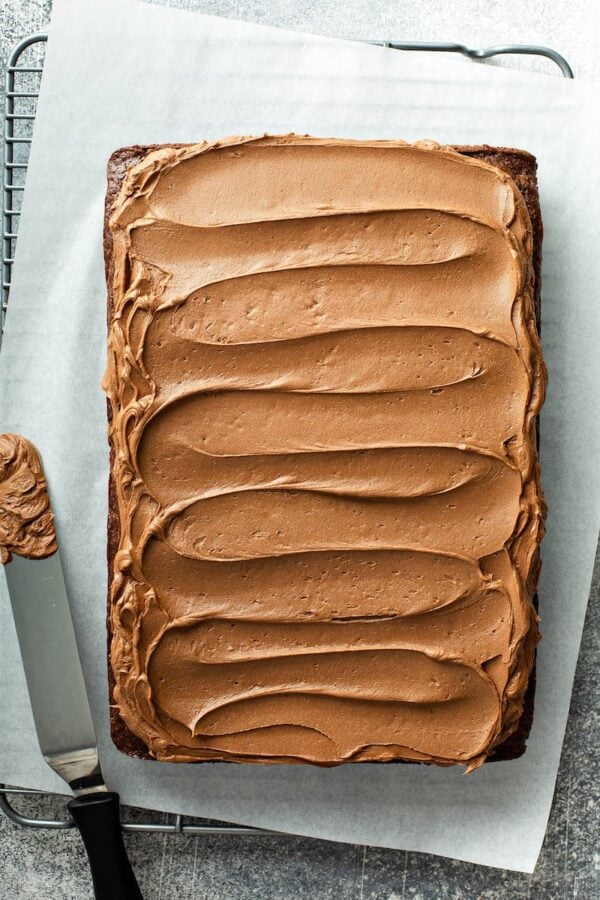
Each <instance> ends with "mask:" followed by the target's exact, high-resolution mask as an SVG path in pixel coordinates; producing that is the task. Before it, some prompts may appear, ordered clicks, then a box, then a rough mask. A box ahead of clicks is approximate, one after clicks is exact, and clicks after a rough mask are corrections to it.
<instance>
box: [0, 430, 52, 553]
mask: <svg viewBox="0 0 600 900" xmlns="http://www.w3.org/2000/svg"><path fill="white" fill-rule="evenodd" d="M57 549H58V547H57V544H56V533H55V531H54V516H53V514H52V510H51V509H50V501H49V499H48V491H47V487H46V479H45V478H44V473H43V471H42V464H41V462H40V458H39V455H38V452H37V450H36V449H35V447H34V446H33V444H31V443H30V442H29V441H28V440H26V439H25V438H24V437H21V435H20V434H0V561H1V562H3V563H9V562H10V561H11V559H12V554H13V553H16V554H17V555H18V556H25V557H27V558H28V559H43V558H45V557H46V556H51V555H52V554H53V553H55V552H56V550H57Z"/></svg>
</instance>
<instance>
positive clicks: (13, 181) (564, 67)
mask: <svg viewBox="0 0 600 900" xmlns="http://www.w3.org/2000/svg"><path fill="white" fill-rule="evenodd" d="M46 41H47V35H46V34H32V35H29V36H28V37H26V38H24V39H23V40H22V41H20V43H18V44H17V45H16V47H14V49H13V51H12V53H11V54H10V57H9V59H8V64H7V69H6V100H5V110H4V142H5V143H4V146H5V151H4V167H3V179H2V181H3V184H2V188H3V190H2V197H3V200H2V301H1V307H0V341H1V339H2V332H3V331H4V318H5V315H6V308H7V306H8V298H9V292H10V282H11V275H12V265H13V260H14V257H15V246H16V240H17V231H18V228H19V218H20V214H21V203H22V199H23V191H24V189H25V176H26V174H27V165H28V162H29V148H30V145H31V139H32V133H33V123H34V120H35V113H36V106H37V99H38V96H39V90H40V82H41V77H42V71H43V68H44V55H45V48H46ZM369 43H372V44H380V45H382V46H385V47H391V48H392V49H395V50H419V51H426V52H436V53H440V52H442V53H460V54H462V55H463V56H467V57H469V58H470V59H473V60H476V61H481V60H486V59H490V58H492V57H494V56H504V55H509V54H510V55H521V56H538V57H544V58H546V59H548V60H550V61H551V62H553V63H554V64H555V65H557V66H558V68H559V69H560V71H561V73H562V75H563V77H564V78H573V77H574V76H573V70H572V69H571V66H570V65H569V63H568V62H567V60H566V59H565V58H564V57H563V56H561V54H560V53H557V51H556V50H553V49H551V48H550V47H539V46H535V45H533V44H502V45H499V46H496V47H488V48H486V49H476V48H472V47H466V46H464V45H463V44H449V43H423V42H405V41H370V42H369ZM53 796H54V795H49V794H45V793H44V792H42V791H36V790H30V789H29V788H16V787H9V786H5V785H2V784H0V810H2V811H3V812H4V813H5V814H6V815H7V816H8V817H9V818H10V819H11V820H12V821H13V822H15V823H16V824H18V825H24V826H28V827H30V828H50V829H57V828H72V827H73V826H74V822H73V820H72V819H60V818H53V817H50V816H49V815H48V814H46V815H44V814H43V813H40V809H41V808H43V807H44V805H45V806H46V807H48V806H51V805H52V802H53ZM13 797H21V798H28V799H29V802H30V805H31V803H32V801H33V806H35V807H36V812H37V813H38V814H37V815H36V816H33V815H30V814H25V813H24V812H19V811H17V809H15V807H14V806H13V804H12V802H11V800H12V798H13ZM54 805H56V803H54ZM30 811H31V810H30ZM138 813H139V814H140V815H142V816H144V815H146V813H145V812H144V811H137V810H129V811H128V812H127V813H126V815H125V816H124V817H123V819H124V820H125V821H123V825H122V827H123V830H124V831H151V832H162V833H166V834H253V835H267V834H272V833H273V832H268V831H264V830H262V829H258V828H248V827H245V826H243V825H229V824H225V823H218V822H209V821H206V820H202V819H192V818H188V817H186V818H185V820H184V816H183V815H180V814H177V815H176V814H168V813H153V814H152V815H154V816H156V818H155V819H154V820H153V821H144V820H143V819H142V820H139V818H138ZM160 817H162V821H159V818H160Z"/></svg>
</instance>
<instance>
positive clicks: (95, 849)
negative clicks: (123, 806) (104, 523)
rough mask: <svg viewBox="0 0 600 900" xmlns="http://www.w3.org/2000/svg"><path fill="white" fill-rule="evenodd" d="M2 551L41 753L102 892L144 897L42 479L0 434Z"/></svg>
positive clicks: (21, 441) (21, 449) (106, 899)
mask: <svg viewBox="0 0 600 900" xmlns="http://www.w3.org/2000/svg"><path fill="white" fill-rule="evenodd" d="M0 558H1V560H2V562H3V563H4V569H5V572H6V579H7V581H8V588H9V592H10V600H11V604H12V610H13V615H14V619H15V625H16V629H17V635H18V638H19V645H20V648H21V656H22V657H23V666H24V668H25V676H26V679H27V687H28V689H29V696H30V699H31V707H32V710H33V717H34V720H35V727H36V731H37V736H38V740H39V742H40V748H41V750H42V753H43V755H44V759H45V760H46V762H47V763H48V765H49V766H51V767H52V768H53V769H54V771H55V772H57V773H58V774H59V775H60V776H61V778H64V780H65V781H66V782H67V784H68V785H69V786H70V788H71V790H72V791H73V793H74V794H75V797H74V799H73V800H70V801H69V802H68V803H67V808H68V810H69V812H70V813H71V815H72V816H73V819H74V820H75V823H76V825H77V827H78V828H79V831H80V832H81V837H82V838H83V842H84V844H85V848H86V850H87V855H88V859H89V863H90V868H91V872H92V879H93V882H94V894H95V896H96V898H98V900H140V898H142V894H141V892H140V889H139V887H138V884H137V882H136V880H135V875H134V874H133V871H132V869H131V865H130V862H129V860H128V858H127V853H126V851H125V847H124V845H123V838H122V835H121V825H120V821H119V795H118V794H116V793H114V792H112V791H109V790H108V789H107V787H106V785H105V784H104V780H103V778H102V772H101V771H100V763H99V760H98V748H97V746H96V735H95V733H94V726H93V723H92V717H91V714H90V707H89V703H88V698H87V693H86V689H85V684H84V681H83V674H82V671H81V663H80V661H79V654H78V652H77V644H76V642H75V633H74V631H73V622H72V619H71V612H70V608H69V600H68V597H67V591H66V588H65V582H64V578H63V572H62V566H61V562H60V556H59V552H58V546H57V543H56V535H55V531H54V520H53V515H52V511H51V509H50V502H49V499H48V494H47V491H46V481H45V479H44V474H43V471H42V467H41V463H40V459H39V456H38V454H37V451H36V449H35V447H34V446H33V445H32V444H31V443H29V441H27V440H26V439H25V438H23V437H21V436H20V435H14V434H3V435H0Z"/></svg>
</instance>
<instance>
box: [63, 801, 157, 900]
mask: <svg viewBox="0 0 600 900" xmlns="http://www.w3.org/2000/svg"><path fill="white" fill-rule="evenodd" d="M67 808H68V810H69V812H70V813H71V815H72V816H73V819H74V820H75V824H76V825H77V827H78V828H79V831H80V833H81V837H82V838H83V843H84V844H85V849H86V850H87V855H88V859H89V863H90V869H91V870H92V879H93V882H94V896H95V897H96V900H143V897H142V892H141V891H140V889H139V887H138V883H137V881H136V879H135V875H134V874H133V869H132V868H131V863H130V862H129V859H128V857H127V851H126V850H125V845H124V844H123V836H122V834H121V822H120V819H119V795H118V794H115V793H114V792H112V791H108V792H107V791H102V792H100V791H98V793H93V794H83V795H82V796H81V797H75V799H74V800H70V801H69V802H68V803H67Z"/></svg>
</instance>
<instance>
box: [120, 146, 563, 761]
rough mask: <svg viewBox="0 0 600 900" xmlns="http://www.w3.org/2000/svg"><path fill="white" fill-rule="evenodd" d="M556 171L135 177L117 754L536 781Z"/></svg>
mask: <svg viewBox="0 0 600 900" xmlns="http://www.w3.org/2000/svg"><path fill="white" fill-rule="evenodd" d="M535 173H536V164H535V159H534V158H533V157H532V156H531V155H530V154H528V153H525V152H524V151H520V150H509V149H503V148H501V149H498V148H491V147H455V148H451V147H442V146H440V145H438V144H435V143H433V142H430V141H424V142H419V143H417V144H406V143H403V142H401V141H356V140H337V139H319V138H311V137H306V136H297V135H284V136H275V137H271V136H265V137H261V138H253V137H234V138H228V139H225V140H222V141H219V142H214V143H200V144H188V145H166V146H151V147H139V146H135V147H126V148H122V149H120V150H117V151H116V152H115V153H114V154H113V155H112V157H111V159H110V161H109V165H108V191H107V200H106V218H105V235H104V250H105V260H106V273H107V285H108V366H107V371H106V376H105V380H104V388H105V390H106V393H107V397H108V416H109V438H110V449H111V464H110V473H111V474H110V486H109V522H108V558H109V598H108V631H109V676H110V695H111V721H112V734H113V739H114V741H115V743H116V745H117V746H118V747H119V748H120V749H121V750H123V751H124V752H126V753H129V754H131V755H134V756H141V757H149V758H155V759H159V760H163V761H174V762H190V761H205V760H224V761H235V762H258V763H291V762H310V763H315V764H318V765H323V766H331V765H336V764H340V763H347V762H364V761H378V762H382V761H392V760H396V761H405V762H406V761H411V762H427V763H437V764H440V765H456V764H460V765H464V766H465V767H466V768H467V770H471V769H474V768H477V767H478V766H479V765H481V764H482V763H483V762H485V761H486V760H494V759H511V758H514V757H516V756H519V755H520V754H521V753H522V752H523V751H524V748H525V742H526V738H527V734H528V731H529V727H530V724H531V716H532V711H533V675H532V672H533V666H534V656H535V645H536V642H537V640H538V625H537V623H538V619H537V615H536V611H535V604H536V600H535V591H536V584H537V578H538V572H539V544H540V541H541V538H542V535H543V519H544V514H545V506H544V500H543V495H542V492H541V488H540V481H539V465H538V455H537V415H538V412H539V410H540V407H541V404H542V402H543V395H544V388H545V378H546V376H545V369H544V363H543V359H542V353H541V349H540V341H539V333H538V331H539V303H540V280H539V273H540V260H541V237H542V225H541V218H540V212H539V203H538V195H537V184H536V174H535Z"/></svg>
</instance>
